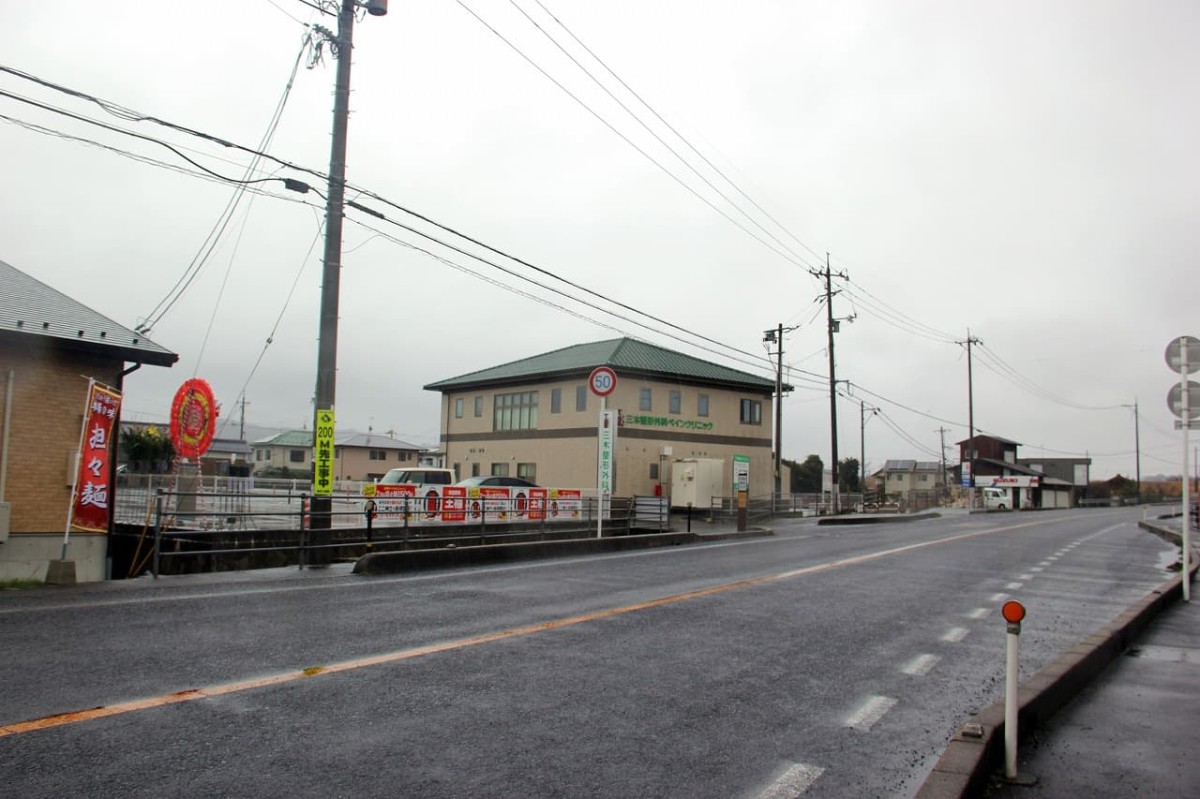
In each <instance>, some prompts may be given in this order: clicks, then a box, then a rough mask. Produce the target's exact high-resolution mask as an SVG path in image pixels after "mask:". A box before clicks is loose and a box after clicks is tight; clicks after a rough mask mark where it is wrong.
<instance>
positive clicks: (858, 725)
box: [846, 696, 896, 732]
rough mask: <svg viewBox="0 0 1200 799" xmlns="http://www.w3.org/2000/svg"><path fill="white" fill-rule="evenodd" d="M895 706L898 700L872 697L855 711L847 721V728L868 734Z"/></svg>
mask: <svg viewBox="0 0 1200 799" xmlns="http://www.w3.org/2000/svg"><path fill="white" fill-rule="evenodd" d="M895 705H896V700H895V699H891V698H890V697H886V696H872V697H870V698H868V699H867V701H866V702H864V703H863V706H862V707H860V708H859V709H858V710H857V711H855V713H854V715H853V716H851V717H850V718H848V719H846V726H847V727H851V728H853V729H856V730H862V731H863V732H866V731H867V730H869V729H871V728H872V727H874V726H875V724H876V723H878V721H879V720H880V719H881V718H883V716H884V714H885V713H887V712H888V711H889V710H891V709H892V708H893V707H894V706H895Z"/></svg>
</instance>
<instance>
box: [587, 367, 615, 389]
mask: <svg viewBox="0 0 1200 799" xmlns="http://www.w3.org/2000/svg"><path fill="white" fill-rule="evenodd" d="M588 387H589V388H590V389H591V390H592V393H593V394H595V395H596V396H597V397H607V396H608V395H609V394H611V393H613V391H615V390H616V388H617V373H616V372H614V371H613V370H612V369H609V368H608V367H607V366H597V367H596V368H595V369H593V370H592V373H591V374H590V375H588Z"/></svg>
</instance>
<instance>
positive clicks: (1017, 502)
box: [956, 435, 1091, 508]
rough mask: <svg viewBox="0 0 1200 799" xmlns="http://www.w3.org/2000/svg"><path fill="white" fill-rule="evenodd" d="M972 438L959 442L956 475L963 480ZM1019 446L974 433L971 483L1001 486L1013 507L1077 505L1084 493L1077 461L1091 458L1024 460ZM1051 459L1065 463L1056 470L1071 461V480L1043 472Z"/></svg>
mask: <svg viewBox="0 0 1200 799" xmlns="http://www.w3.org/2000/svg"><path fill="white" fill-rule="evenodd" d="M970 441H971V440H970V439H963V440H962V441H959V442H958V448H959V457H960V459H961V461H962V462H961V463H960V464H959V466H958V467H957V468H956V476H957V477H958V479H959V480H960V481H961V480H962V469H963V465H965V464H967V463H968V462H970V461H971V451H970V446H969V445H970ZM1020 446H1021V445H1020V444H1019V443H1018V442H1016V441H1011V440H1009V439H1007V438H1000V437H999V436H989V435H977V436H975V457H974V462H973V465H974V477H973V480H972V484H973V485H974V486H975V487H981V486H999V487H1001V488H1004V489H1006V490H1007V491H1008V492H1009V494H1010V498H1011V500H1012V503H1011V505H1010V507H1012V508H1029V507H1031V508H1069V507H1072V506H1073V505H1075V504H1076V502H1077V501H1078V498H1079V496H1080V495H1081V494H1080V491H1079V490H1077V489H1076V486H1075V483H1074V482H1073V480H1074V477H1075V473H1074V464H1075V463H1079V464H1083V463H1084V462H1085V461H1086V463H1087V464H1090V463H1091V461H1090V460H1088V459H1086V458H1083V459H1069V458H1066V459H1045V458H1028V459H1022V458H1019V457H1017V448H1018V447H1020ZM1051 461H1061V462H1062V463H1061V464H1054V465H1053V466H1052V468H1053V469H1054V470H1055V471H1057V470H1058V469H1059V468H1066V466H1065V464H1066V463H1067V462H1071V463H1072V466H1071V470H1072V479H1071V480H1064V479H1062V478H1060V477H1057V476H1054V474H1052V473H1051V472H1048V471H1043V469H1045V467H1046V466H1047V465H1048V464H1050V463H1051ZM1034 466H1037V467H1038V468H1034ZM968 471H970V470H968ZM1085 472H1086V469H1085ZM1085 476H1086V475H1085ZM1086 486H1087V484H1086V482H1085V483H1084V485H1083V490H1086Z"/></svg>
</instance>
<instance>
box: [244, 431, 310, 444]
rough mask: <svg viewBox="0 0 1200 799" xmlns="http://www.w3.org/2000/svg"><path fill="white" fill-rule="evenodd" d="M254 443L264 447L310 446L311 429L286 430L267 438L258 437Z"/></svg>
mask: <svg viewBox="0 0 1200 799" xmlns="http://www.w3.org/2000/svg"><path fill="white" fill-rule="evenodd" d="M254 443H255V444H260V445H262V446H264V447H311V446H312V445H313V434H312V431H311V430H286V431H284V432H282V433H278V434H276V435H273V436H270V437H268V438H260V439H259V440H257V441H255V442H254Z"/></svg>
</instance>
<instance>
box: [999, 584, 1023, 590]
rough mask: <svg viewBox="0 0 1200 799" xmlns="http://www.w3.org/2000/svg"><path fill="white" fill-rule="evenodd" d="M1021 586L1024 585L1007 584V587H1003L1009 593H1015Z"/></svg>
mask: <svg viewBox="0 0 1200 799" xmlns="http://www.w3.org/2000/svg"><path fill="white" fill-rule="evenodd" d="M1023 585H1025V583H1009V584H1008V585H1006V586H1004V587H1005V588H1007V589H1008V590H1009V591H1016V590H1017V589H1018V588H1020V587H1021V586H1023Z"/></svg>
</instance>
